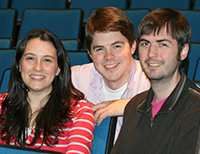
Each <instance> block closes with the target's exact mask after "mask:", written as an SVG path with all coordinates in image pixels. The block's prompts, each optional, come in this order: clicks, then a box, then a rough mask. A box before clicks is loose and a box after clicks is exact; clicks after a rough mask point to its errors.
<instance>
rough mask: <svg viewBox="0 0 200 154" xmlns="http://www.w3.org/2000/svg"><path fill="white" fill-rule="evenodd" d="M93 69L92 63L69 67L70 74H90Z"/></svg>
mask: <svg viewBox="0 0 200 154" xmlns="http://www.w3.org/2000/svg"><path fill="white" fill-rule="evenodd" d="M93 69H95V68H94V64H93V63H88V64H84V65H75V66H72V67H71V70H72V73H73V72H80V73H81V72H90V71H91V70H93Z"/></svg>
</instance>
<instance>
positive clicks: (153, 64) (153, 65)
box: [148, 63, 160, 67]
mask: <svg viewBox="0 0 200 154" xmlns="http://www.w3.org/2000/svg"><path fill="white" fill-rule="evenodd" d="M148 65H149V66H154V67H156V66H160V64H156V63H154V64H152V63H151V64H148Z"/></svg>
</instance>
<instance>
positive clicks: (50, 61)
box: [43, 58, 53, 63]
mask: <svg viewBox="0 0 200 154" xmlns="http://www.w3.org/2000/svg"><path fill="white" fill-rule="evenodd" d="M43 61H44V62H45V63H52V62H53V60H52V59H51V58H44V60H43Z"/></svg>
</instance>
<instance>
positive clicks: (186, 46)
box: [180, 43, 190, 60]
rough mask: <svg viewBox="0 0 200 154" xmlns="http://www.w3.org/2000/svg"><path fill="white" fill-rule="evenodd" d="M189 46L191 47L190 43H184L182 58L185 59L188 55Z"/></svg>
mask: <svg viewBox="0 0 200 154" xmlns="http://www.w3.org/2000/svg"><path fill="white" fill-rule="evenodd" d="M189 48H190V47H189V44H188V43H186V44H184V47H183V49H182V51H181V53H180V60H184V59H185V58H186V57H187V55H188V51H189Z"/></svg>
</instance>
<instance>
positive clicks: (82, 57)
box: [67, 51, 92, 66]
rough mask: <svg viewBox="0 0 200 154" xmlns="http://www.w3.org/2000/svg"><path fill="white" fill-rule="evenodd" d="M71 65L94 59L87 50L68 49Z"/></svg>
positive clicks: (85, 62) (89, 61)
mask: <svg viewBox="0 0 200 154" xmlns="http://www.w3.org/2000/svg"><path fill="white" fill-rule="evenodd" d="M67 54H68V56H69V60H70V63H71V66H74V65H83V64H87V63H91V62H92V60H91V58H90V56H89V55H88V53H87V52H86V51H67Z"/></svg>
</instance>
